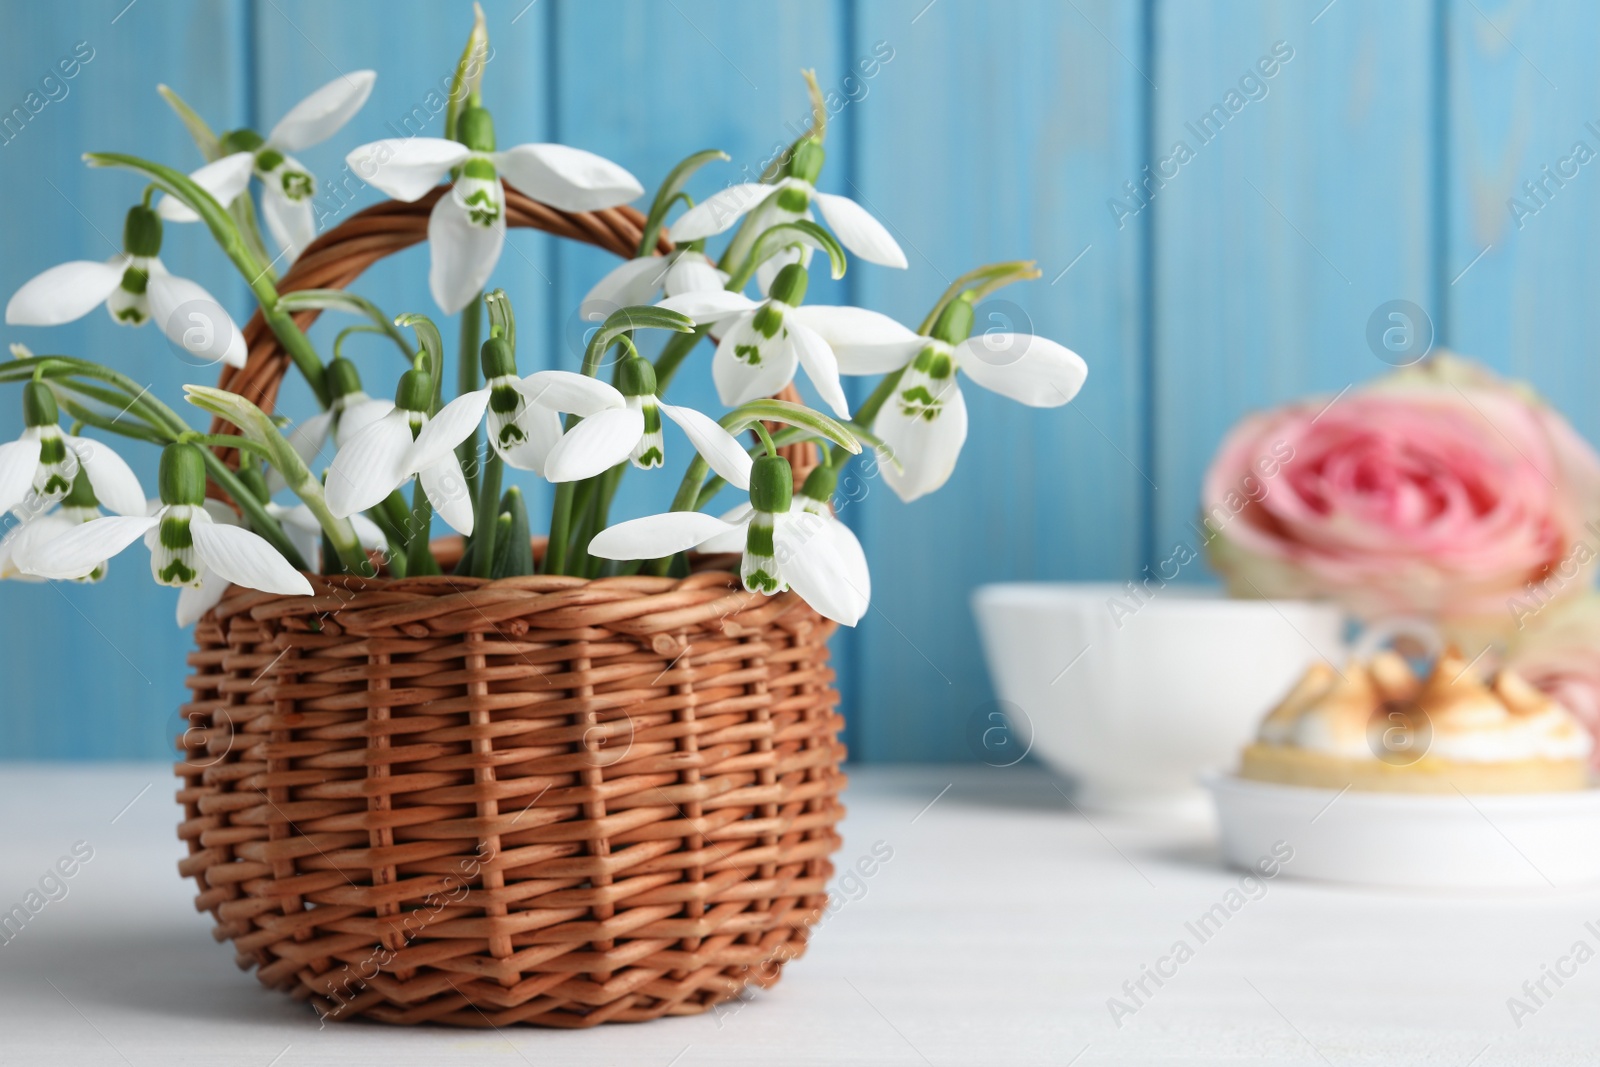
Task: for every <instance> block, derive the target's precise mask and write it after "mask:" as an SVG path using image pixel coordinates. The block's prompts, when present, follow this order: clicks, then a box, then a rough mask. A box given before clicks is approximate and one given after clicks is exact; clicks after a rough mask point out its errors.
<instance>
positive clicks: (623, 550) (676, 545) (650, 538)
mask: <svg viewBox="0 0 1600 1067" xmlns="http://www.w3.org/2000/svg"><path fill="white" fill-rule="evenodd" d="M730 530H734V531H737V532H739V533H743V532H744V528H743V527H742V526H738V527H736V526H732V525H730V524H729V523H726V522H724V521H722V520H721V519H719V518H717V517H716V516H714V515H704V514H701V513H700V512H698V511H669V512H667V513H666V514H664V515H646V516H645V517H644V518H642V519H629V520H628V521H627V522H619V523H617V524H616V525H615V526H612V527H610V528H609V529H605V530H601V531H600V532H599V533H597V534H595V535H594V540H592V541H590V542H589V554H590V555H591V556H599V557H600V558H601V559H656V558H657V557H660V556H670V555H672V554H673V553H674V552H684V551H687V550H688V549H691V548H693V547H694V546H695V545H698V544H700V543H701V542H702V541H707V540H709V539H711V538H713V537H715V536H717V535H718V534H721V533H727V532H728V531H730Z"/></svg>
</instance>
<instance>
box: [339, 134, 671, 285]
mask: <svg viewBox="0 0 1600 1067" xmlns="http://www.w3.org/2000/svg"><path fill="white" fill-rule="evenodd" d="M457 130H458V133H459V136H460V138H461V140H460V141H459V142H457V141H446V140H443V139H442V138H437V137H410V138H404V139H402V138H390V139H387V140H383V141H374V142H373V143H371V144H366V145H362V146H361V147H360V148H357V149H356V150H355V151H353V152H351V153H350V154H349V155H348V156H346V157H345V159H346V161H347V162H348V163H349V164H350V166H351V167H352V168H353V169H354V170H355V172H356V173H357V174H358V175H359V176H360V177H361V178H362V179H363V180H365V181H368V182H371V183H372V184H373V185H376V186H377V187H378V188H379V189H382V190H383V191H384V192H386V193H388V194H389V195H390V196H392V197H394V198H395V199H396V200H406V201H411V200H417V199H420V198H421V197H422V196H423V195H425V194H426V193H427V192H428V191H429V190H431V189H432V188H433V187H434V185H436V184H437V183H438V182H439V180H440V179H441V178H443V177H444V176H445V175H447V174H449V173H451V172H452V170H454V169H455V168H457V167H459V168H460V170H459V172H457V173H458V176H457V177H456V178H455V180H454V182H453V184H452V186H451V188H450V192H449V194H448V195H445V196H441V197H440V198H439V202H438V203H436V204H435V205H434V207H433V213H432V214H431V215H430V216H429V217H428V245H429V248H430V251H431V255H432V265H431V266H430V268H429V271H428V285H429V288H430V289H431V290H432V291H433V299H434V300H435V301H437V302H438V304H439V306H440V307H441V308H443V309H444V310H445V311H446V312H449V313H453V312H457V311H460V310H461V309H462V308H464V307H466V306H467V304H468V303H470V302H471V300H472V298H473V297H474V296H475V295H477V293H478V292H479V291H480V290H481V289H482V288H483V286H484V283H485V282H487V281H488V280H489V275H490V274H491V273H492V272H493V271H494V267H495V264H496V263H498V262H499V260H500V251H501V248H502V247H503V246H504V244H505V239H506V218H505V189H504V187H503V186H502V185H501V179H500V176H501V175H502V174H503V175H505V177H506V178H507V179H508V180H510V182H511V183H512V184H513V185H515V186H516V187H517V188H518V189H520V190H521V191H522V192H524V193H526V194H527V195H528V196H531V197H532V198H533V199H535V200H538V201H541V202H543V203H546V204H549V205H550V206H552V207H555V208H559V209H561V210H563V211H598V210H600V209H602V208H609V207H616V206H617V205H619V204H626V203H627V202H628V201H630V200H632V199H634V198H635V197H637V196H639V195H640V194H641V193H643V192H644V187H643V186H641V185H640V184H639V181H638V179H636V178H635V177H634V176H633V175H632V174H629V173H628V172H627V171H626V170H623V169H622V168H621V167H619V166H617V165H616V164H615V163H613V162H611V161H610V160H608V159H603V158H601V157H600V156H597V155H594V154H593V153H592V152H585V151H582V150H581V149H577V148H568V147H567V146H565V145H558V144H522V145H517V146H515V147H513V148H508V149H506V150H505V151H504V152H497V151H495V147H494V145H495V141H494V124H493V121H492V120H491V119H490V117H489V112H487V111H486V110H484V109H483V108H481V107H473V106H468V107H467V108H466V109H465V110H464V111H463V112H462V113H461V119H460V122H459V124H458V126H457Z"/></svg>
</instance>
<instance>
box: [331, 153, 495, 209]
mask: <svg viewBox="0 0 1600 1067" xmlns="http://www.w3.org/2000/svg"><path fill="white" fill-rule="evenodd" d="M470 154H471V153H470V152H469V151H468V149H467V146H466V145H464V144H461V143H459V142H457V141H446V140H445V139H444V138H442V137H403V138H401V137H392V138H388V139H386V140H382V141H373V142H372V143H371V144H364V145H362V146H361V147H360V148H357V149H356V150H355V151H353V152H351V153H350V154H349V155H347V156H345V157H344V159H345V162H346V163H348V164H350V169H351V170H353V171H355V172H356V177H358V178H360V179H361V180H362V181H364V182H368V183H370V184H372V185H375V186H377V187H378V188H379V189H381V190H382V191H383V192H385V193H387V194H389V195H390V196H392V197H394V198H395V199H396V200H405V201H408V202H409V201H412V200H416V199H418V198H420V197H421V196H422V195H423V194H424V193H426V192H427V191H428V190H429V189H432V188H433V187H434V186H435V185H438V184H439V179H441V178H443V177H444V176H445V175H446V174H449V173H450V168H451V167H454V166H458V165H460V164H461V163H463V162H465V161H466V158H467V156H468V155H470Z"/></svg>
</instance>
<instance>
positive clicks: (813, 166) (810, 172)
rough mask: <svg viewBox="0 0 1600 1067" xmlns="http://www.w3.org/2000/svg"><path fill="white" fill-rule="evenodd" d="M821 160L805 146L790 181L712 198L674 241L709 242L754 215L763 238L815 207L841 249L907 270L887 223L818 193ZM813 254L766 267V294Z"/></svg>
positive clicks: (746, 186) (732, 189)
mask: <svg viewBox="0 0 1600 1067" xmlns="http://www.w3.org/2000/svg"><path fill="white" fill-rule="evenodd" d="M823 158H824V154H823V150H822V146H821V145H820V144H818V143H817V142H815V141H812V140H807V141H805V142H803V143H802V144H801V145H800V146H799V147H798V148H797V149H796V150H795V154H794V159H793V160H792V161H791V162H790V165H789V171H790V175H789V177H786V178H784V179H782V180H781V181H779V182H778V183H777V184H776V185H763V184H761V183H759V182H742V183H740V184H738V185H730V186H728V187H727V188H726V189H723V190H722V191H720V192H716V193H712V194H711V195H710V196H708V197H706V198H705V199H704V200H702V201H700V203H698V204H696V205H695V206H694V207H692V208H690V209H689V210H688V211H685V212H684V213H683V214H682V215H681V216H680V217H679V218H678V221H677V222H675V223H673V224H672V239H673V240H675V241H678V242H680V243H683V242H688V241H698V240H700V239H701V238H704V237H711V236H713V235H715V234H719V233H722V232H724V231H726V230H728V229H729V228H731V227H732V226H733V224H734V223H736V222H738V221H739V219H741V218H742V217H744V215H745V214H747V213H749V212H751V211H754V212H755V220H754V223H753V230H754V232H756V233H758V234H759V233H761V232H763V231H765V230H767V229H769V228H771V227H773V226H776V225H778V224H779V223H784V222H793V221H794V220H796V219H810V218H811V217H812V216H811V205H812V204H813V203H815V204H816V205H817V208H818V209H819V210H820V211H821V212H822V217H823V218H824V219H826V220H827V221H828V226H829V228H830V229H832V230H833V233H834V236H836V237H838V238H839V243H840V244H842V245H844V246H845V247H846V248H848V249H849V250H850V251H851V252H854V253H855V254H856V255H858V256H860V257H861V258H862V259H864V260H866V261H867V262H869V263H877V264H879V265H881V266H885V267H899V268H901V269H902V270H903V269H904V268H905V266H906V254H905V253H904V252H902V251H901V250H900V245H899V243H898V242H896V241H895V239H894V238H893V237H892V236H890V234H889V231H888V230H886V229H885V228H884V226H883V223H881V222H879V221H878V220H877V219H875V218H873V217H872V216H871V215H870V214H868V213H867V210H866V208H864V207H862V206H861V205H860V204H858V203H856V202H855V201H854V200H851V199H850V198H849V197H845V196H837V195H834V194H832V193H819V192H817V189H816V186H815V184H814V183H815V182H816V180H817V175H819V174H820V173H822V162H823ZM811 251H812V250H811V249H810V248H807V249H805V250H804V254H803V257H802V254H801V253H800V252H799V251H795V250H791V251H790V252H788V253H785V254H783V255H780V256H777V257H774V259H773V260H769V261H768V262H767V263H764V264H762V266H761V274H760V277H761V282H762V290H763V291H766V290H767V286H768V283H769V282H770V281H771V280H772V278H773V276H774V275H775V273H776V271H777V269H778V268H780V267H782V266H783V265H785V263H786V262H801V263H809V262H810V259H811Z"/></svg>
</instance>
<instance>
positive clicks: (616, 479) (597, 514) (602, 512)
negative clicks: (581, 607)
mask: <svg viewBox="0 0 1600 1067" xmlns="http://www.w3.org/2000/svg"><path fill="white" fill-rule="evenodd" d="M627 469H628V465H627V464H626V463H619V464H617V465H616V466H615V467H612V468H611V469H610V470H608V471H606V472H605V473H604V474H602V475H601V476H600V491H599V492H598V493H596V494H595V506H594V510H593V511H592V512H591V518H590V522H589V525H588V528H587V529H585V530H584V532H583V535H582V540H581V543H582V545H583V548H584V552H585V553H587V552H588V550H589V547H588V546H589V542H590V541H593V540H594V537H595V534H597V533H599V532H600V531H601V530H604V529H605V528H606V527H607V526H609V525H610V524H611V501H612V500H613V499H614V498H615V497H616V495H617V486H618V485H620V484H622V476H623V474H624V473H626V471H627ZM602 563H603V561H601V560H599V559H594V558H591V559H590V565H589V567H588V569H587V571H586V577H589V578H598V577H599V576H600V574H599V568H600V565H601V564H602Z"/></svg>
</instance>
